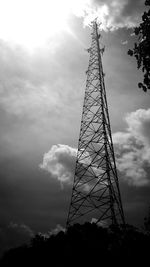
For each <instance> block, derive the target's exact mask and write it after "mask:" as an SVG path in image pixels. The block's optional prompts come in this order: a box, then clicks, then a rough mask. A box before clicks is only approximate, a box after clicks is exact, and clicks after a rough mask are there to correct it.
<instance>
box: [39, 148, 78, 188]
mask: <svg viewBox="0 0 150 267" xmlns="http://www.w3.org/2000/svg"><path fill="white" fill-rule="evenodd" d="M76 155H77V149H75V148H72V147H70V146H67V145H61V144H59V145H54V146H52V148H51V149H50V150H49V151H48V152H47V153H45V154H44V157H43V162H42V163H41V164H40V168H41V169H43V170H46V171H47V172H49V173H50V174H51V177H53V178H55V179H57V180H58V181H59V182H61V183H67V184H71V183H72V181H73V176H74V168H75V160H76Z"/></svg>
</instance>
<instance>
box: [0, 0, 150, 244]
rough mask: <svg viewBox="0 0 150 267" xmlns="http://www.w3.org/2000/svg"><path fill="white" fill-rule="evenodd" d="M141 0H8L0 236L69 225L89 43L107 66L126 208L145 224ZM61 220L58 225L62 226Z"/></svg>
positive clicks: (2, 17) (0, 63) (148, 130)
mask: <svg viewBox="0 0 150 267" xmlns="http://www.w3.org/2000/svg"><path fill="white" fill-rule="evenodd" d="M144 8H145V6H144V1H143V0H134V1H132V0H130V1H129V0H112V1H111V0H110V1H109V0H105V1H103V0H102V1H100V0H97V1H96V0H95V1H94V0H93V1H92V0H78V1H77V0H63V1H61V0H55V1H51V0H49V1H48V0H36V1H35V0H30V1H28V0H0V177H1V179H0V218H1V219H0V220H1V221H0V241H1V244H2V245H1V246H2V247H10V246H14V245H16V244H20V243H21V242H23V241H24V240H27V239H29V238H30V237H31V236H32V235H33V233H34V232H37V231H40V232H47V231H50V230H51V229H54V228H55V227H57V225H58V224H59V225H62V226H63V227H64V226H65V223H66V218H67V212H68V207H69V201H70V197H71V182H72V179H73V174H74V162H75V157H76V149H77V142H78V136H79V129H80V120H81V112H82V103H83V97H84V90H85V84H86V74H85V72H86V70H87V67H88V57H89V54H88V53H87V52H86V49H87V48H89V47H90V43H91V35H90V32H91V29H90V27H89V26H88V25H89V23H90V20H91V19H93V18H94V17H95V16H97V17H98V18H99V20H100V22H101V23H102V24H101V30H102V32H101V33H102V38H101V45H102V46H104V45H105V47H106V48H105V53H104V56H103V67H104V72H105V74H106V75H105V83H106V90H107V98H108V105H109V113H110V120H111V128H112V133H113V140H114V146H115V152H116V161H117V167H118V172H119V181H120V188H121V194H122V200H123V207H124V212H125V216H126V219H127V222H128V223H131V224H134V225H142V223H143V219H144V216H145V215H146V213H147V207H148V205H149V203H150V200H149V194H150V176H149V169H150V107H149V104H150V94H149V92H148V93H144V92H143V91H141V90H140V89H138V86H137V84H138V82H139V81H141V79H142V74H141V72H140V71H139V70H137V68H136V62H135V60H134V59H133V58H131V57H129V56H128V55H127V51H128V49H129V48H132V47H133V44H134V41H135V36H134V35H133V34H132V33H133V29H132V27H133V26H136V25H138V23H139V22H140V19H141V14H142V12H143V10H144ZM59 227H60V226H59Z"/></svg>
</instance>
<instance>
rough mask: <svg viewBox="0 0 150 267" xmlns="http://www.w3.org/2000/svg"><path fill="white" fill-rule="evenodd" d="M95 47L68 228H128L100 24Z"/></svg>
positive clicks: (95, 32) (94, 26)
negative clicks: (89, 225)
mask: <svg viewBox="0 0 150 267" xmlns="http://www.w3.org/2000/svg"><path fill="white" fill-rule="evenodd" d="M92 29H93V30H92V34H91V35H92V44H91V47H90V48H89V49H88V52H89V53H90V59H89V66H88V70H87V82H86V90H85V98H84V104H83V113H82V120H81V129H80V135H79V143H78V152H77V159H76V167H75V176H74V184H73V188H72V196H71V203H70V207H69V213H68V219H67V227H69V226H70V225H72V224H73V223H75V222H83V221H86V220H91V219H92V218H93V216H95V218H97V220H96V222H97V223H98V222H102V223H104V222H106V223H107V224H124V223H125V220H124V213H123V208H122V203H121V196H120V190H119V183H118V176H117V170H116V163H115V156H114V149H113V142H112V135H111V128H110V121H109V114H108V106H107V99H106V91H105V84H104V73H103V67H102V60H101V54H102V53H103V50H104V49H100V43H99V39H100V33H99V31H98V24H97V21H94V22H93V23H92Z"/></svg>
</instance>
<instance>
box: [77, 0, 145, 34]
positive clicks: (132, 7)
mask: <svg viewBox="0 0 150 267" xmlns="http://www.w3.org/2000/svg"><path fill="white" fill-rule="evenodd" d="M81 2H82V5H81V9H82V10H81V11H80V12H79V11H78V12H76V14H77V15H79V16H82V17H84V24H85V25H88V24H89V23H90V22H91V21H92V20H93V19H94V18H96V17H97V18H98V19H99V21H100V22H101V23H102V24H101V29H103V30H105V31H107V30H108V29H109V30H116V29H118V28H123V27H127V28H132V27H134V26H136V25H137V24H138V23H139V22H140V17H141V13H142V12H143V9H144V3H143V1H142V0H135V1H132V0H84V1H81Z"/></svg>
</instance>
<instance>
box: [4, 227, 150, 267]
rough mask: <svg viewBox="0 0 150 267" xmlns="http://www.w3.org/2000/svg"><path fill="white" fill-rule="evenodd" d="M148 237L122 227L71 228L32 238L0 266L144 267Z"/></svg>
mask: <svg viewBox="0 0 150 267" xmlns="http://www.w3.org/2000/svg"><path fill="white" fill-rule="evenodd" d="M149 248H150V235H149V233H147V232H141V231H139V230H138V229H137V228H135V227H133V226H130V225H126V230H125V229H124V228H122V227H114V226H111V227H109V228H102V227H98V226H97V225H96V224H91V223H85V224H84V225H80V224H75V225H74V226H72V227H70V228H69V229H68V230H67V231H66V232H65V233H64V232H59V233H58V234H57V235H51V236H50V237H44V236H42V235H40V234H39V235H36V236H35V237H34V238H33V239H32V240H31V244H30V245H28V246H27V245H24V246H22V247H19V248H15V249H11V250H9V251H7V252H5V254H4V256H3V258H2V260H1V263H0V266H21V267H22V266H37V265H38V266H39V265H40V266H53V267H55V266H69V267H72V266H104V264H105V266H107V265H108V264H109V265H110V264H111V265H113V264H114V265H115V266H128V265H130V264H132V266H136V264H140V263H141V266H144V262H146V260H148V257H149Z"/></svg>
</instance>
